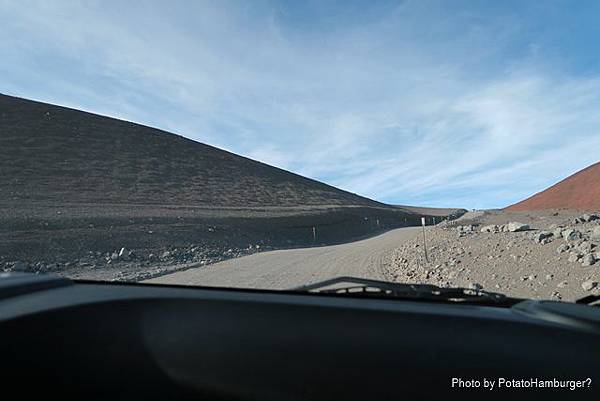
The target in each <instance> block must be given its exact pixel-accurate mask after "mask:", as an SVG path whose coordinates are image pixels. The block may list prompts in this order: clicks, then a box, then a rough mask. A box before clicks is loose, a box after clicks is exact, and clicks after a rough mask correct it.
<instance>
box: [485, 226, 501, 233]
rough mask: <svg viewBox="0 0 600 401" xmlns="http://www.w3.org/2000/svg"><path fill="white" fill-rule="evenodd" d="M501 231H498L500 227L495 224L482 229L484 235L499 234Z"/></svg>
mask: <svg viewBox="0 0 600 401" xmlns="http://www.w3.org/2000/svg"><path fill="white" fill-rule="evenodd" d="M499 231H500V230H499V229H498V226H497V225H495V224H491V225H489V226H484V227H482V228H481V232H482V233H497V232H499Z"/></svg>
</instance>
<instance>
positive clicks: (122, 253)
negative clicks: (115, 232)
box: [119, 247, 129, 260]
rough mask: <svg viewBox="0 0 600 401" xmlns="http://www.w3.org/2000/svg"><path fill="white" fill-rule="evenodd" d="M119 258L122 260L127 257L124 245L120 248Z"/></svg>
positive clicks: (127, 253)
mask: <svg viewBox="0 0 600 401" xmlns="http://www.w3.org/2000/svg"><path fill="white" fill-rule="evenodd" d="M119 259H122V260H128V259H129V251H128V250H127V248H125V247H123V248H121V250H120V251H119Z"/></svg>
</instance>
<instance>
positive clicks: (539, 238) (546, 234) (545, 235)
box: [533, 231, 554, 244]
mask: <svg viewBox="0 0 600 401" xmlns="http://www.w3.org/2000/svg"><path fill="white" fill-rule="evenodd" d="M553 235H554V234H552V233H551V232H550V231H540V232H539V233H535V234H534V235H533V240H534V241H535V242H537V243H538V244H542V243H543V244H547V243H548V242H545V240H549V239H550V237H552V236H553Z"/></svg>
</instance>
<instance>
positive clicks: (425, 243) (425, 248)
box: [421, 217, 429, 263]
mask: <svg viewBox="0 0 600 401" xmlns="http://www.w3.org/2000/svg"><path fill="white" fill-rule="evenodd" d="M421 226H422V227H423V249H424V250H425V261H426V262H427V263H429V258H428V257H427V242H426V241H425V217H421Z"/></svg>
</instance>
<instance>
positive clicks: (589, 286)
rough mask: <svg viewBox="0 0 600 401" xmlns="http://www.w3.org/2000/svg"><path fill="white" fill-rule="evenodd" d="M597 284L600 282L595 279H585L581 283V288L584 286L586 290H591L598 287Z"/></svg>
mask: <svg viewBox="0 0 600 401" xmlns="http://www.w3.org/2000/svg"><path fill="white" fill-rule="evenodd" d="M597 286H598V282H597V281H593V280H587V281H584V282H583V283H581V288H583V289H584V290H586V291H591V290H593V289H594V288H596V287H597Z"/></svg>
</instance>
